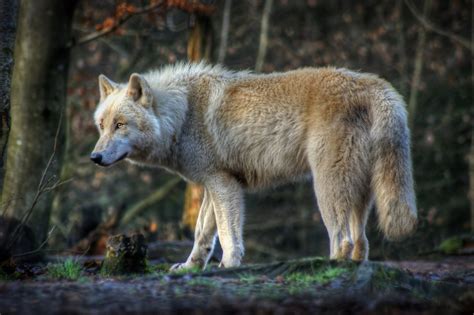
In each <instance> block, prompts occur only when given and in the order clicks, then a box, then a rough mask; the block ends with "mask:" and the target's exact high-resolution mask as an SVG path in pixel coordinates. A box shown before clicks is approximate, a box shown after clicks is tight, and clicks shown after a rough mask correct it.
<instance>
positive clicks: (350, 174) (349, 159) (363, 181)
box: [308, 121, 370, 259]
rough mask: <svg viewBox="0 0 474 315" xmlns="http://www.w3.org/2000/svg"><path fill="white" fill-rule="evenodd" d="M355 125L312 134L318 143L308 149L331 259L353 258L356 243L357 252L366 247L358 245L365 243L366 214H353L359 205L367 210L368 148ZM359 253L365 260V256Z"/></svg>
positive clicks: (361, 129) (363, 132)
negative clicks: (328, 240) (326, 231)
mask: <svg viewBox="0 0 474 315" xmlns="http://www.w3.org/2000/svg"><path fill="white" fill-rule="evenodd" d="M354 124H355V125H354V128H349V127H347V128H345V127H344V126H345V125H344V124H342V125H341V126H340V128H332V129H330V132H328V133H325V134H319V135H317V134H315V135H314V139H318V141H312V143H310V145H309V146H308V150H309V155H308V158H309V163H310V166H311V170H312V173H313V178H314V190H315V193H316V199H317V201H318V206H319V209H320V211H321V214H322V218H323V221H324V224H325V225H326V228H327V230H328V234H329V239H330V244H331V245H330V257H331V258H332V259H349V258H352V257H358V256H359V255H356V256H353V255H352V253H353V249H354V247H355V245H356V242H357V251H360V250H362V249H363V248H366V247H364V246H365V245H364V246H359V245H361V244H365V241H366V238H365V233H363V230H364V229H363V227H365V221H366V218H365V214H364V215H362V214H356V212H357V211H356V210H358V209H359V207H360V205H362V204H363V205H364V208H365V207H366V203H365V201H364V200H366V199H367V198H366V196H367V194H368V193H369V192H370V163H369V160H370V159H369V154H370V146H369V141H368V133H367V132H366V130H365V129H364V125H360V124H358V123H357V121H354ZM319 139H324V141H322V140H319ZM353 227H355V228H354V229H353ZM351 230H354V232H355V233H353V232H352V231H351ZM362 254H363V255H364V257H365V255H366V253H362Z"/></svg>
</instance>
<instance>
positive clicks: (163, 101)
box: [91, 63, 417, 268]
mask: <svg viewBox="0 0 474 315" xmlns="http://www.w3.org/2000/svg"><path fill="white" fill-rule="evenodd" d="M99 85H100V95H101V99H100V104H99V106H98V108H97V110H96V112H95V121H96V124H97V126H98V128H99V131H100V139H99V141H98V142H97V145H96V147H95V149H94V152H93V153H92V154H91V159H92V160H93V161H94V162H96V163H97V164H100V165H103V166H108V165H112V164H113V163H116V162H117V161H120V160H122V159H127V160H129V161H131V162H135V163H139V164H142V165H150V166H159V167H163V168H165V169H167V170H170V171H172V172H175V173H177V174H179V175H180V176H182V177H183V178H184V179H185V180H187V181H191V182H195V183H199V184H202V185H203V186H204V187H205V193H204V200H203V203H202V206H201V209H200V213H199V218H198V222H197V226H196V230H195V240H194V247H193V249H192V252H191V254H190V256H189V258H188V259H187V261H186V262H184V263H182V264H177V265H175V266H174V268H187V267H194V266H199V267H204V266H205V265H206V263H207V261H208V259H209V257H210V254H211V252H212V250H213V247H214V242H215V237H216V233H217V235H218V236H219V240H220V242H221V245H222V249H223V257H222V261H221V266H223V267H234V266H238V265H239V264H240V263H241V259H242V256H243V253H244V245H243V240H242V224H243V220H244V195H243V191H244V190H245V189H252V190H254V189H259V188H264V187H268V186H274V185H278V184H280V183H284V182H287V181H291V180H295V179H298V178H302V177H304V176H305V175H306V174H308V173H309V174H312V175H313V179H314V190H315V193H316V196H317V201H318V205H319V209H320V211H321V213H322V217H323V221H324V223H325V225H326V228H327V230H328V234H329V239H330V256H331V258H334V259H353V260H364V259H367V255H368V241H367V238H366V235H365V225H366V221H367V216H368V211H369V208H370V206H371V203H372V200H373V199H375V203H376V206H377V212H378V217H379V223H380V227H381V229H382V230H383V231H384V232H385V234H386V236H387V237H389V238H392V239H395V238H400V237H402V236H404V235H407V234H408V233H410V232H412V231H413V229H414V227H415V224H416V220H417V214H416V205H415V195H414V191H413V179H412V171H411V158H410V142H409V130H408V128H407V123H406V111H405V104H404V102H403V100H402V98H401V96H400V95H399V94H398V93H397V92H396V91H395V90H394V89H393V87H392V86H391V85H390V84H389V83H387V82H386V81H384V80H382V79H380V78H378V77H377V76H375V75H370V74H363V73H357V72H352V71H349V70H346V69H335V68H304V69H299V70H295V71H290V72H285V73H272V74H268V75H263V74H252V73H249V72H232V71H228V70H225V69H224V68H222V67H220V66H210V65H205V64H202V63H201V64H178V65H174V66H167V67H164V68H163V69H162V70H158V71H152V72H149V73H146V74H143V75H140V74H132V75H131V76H130V79H129V82H128V83H125V84H118V83H114V82H112V81H111V80H109V79H107V78H106V77H105V76H103V75H101V76H100V77H99Z"/></svg>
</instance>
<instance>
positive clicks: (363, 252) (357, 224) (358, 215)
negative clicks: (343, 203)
mask: <svg viewBox="0 0 474 315" xmlns="http://www.w3.org/2000/svg"><path fill="white" fill-rule="evenodd" d="M364 201H365V202H363V203H362V204H361V205H359V206H358V207H356V208H354V209H353V211H352V212H351V216H350V231H351V237H352V240H353V242H354V249H353V250H352V255H351V259H352V260H355V261H364V260H367V259H368V256H369V241H368V240H367V236H366V235H365V226H366V223H367V217H368V216H369V212H370V208H371V202H370V201H369V198H366V199H365V200H364Z"/></svg>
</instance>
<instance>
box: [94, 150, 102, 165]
mask: <svg viewBox="0 0 474 315" xmlns="http://www.w3.org/2000/svg"><path fill="white" fill-rule="evenodd" d="M91 160H92V162H94V163H96V164H100V162H101V161H102V154H100V153H97V152H92V153H91Z"/></svg>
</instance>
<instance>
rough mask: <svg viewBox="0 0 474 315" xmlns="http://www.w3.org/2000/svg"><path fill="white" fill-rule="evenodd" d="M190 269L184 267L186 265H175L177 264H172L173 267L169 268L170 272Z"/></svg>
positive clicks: (186, 266)
mask: <svg viewBox="0 0 474 315" xmlns="http://www.w3.org/2000/svg"><path fill="white" fill-rule="evenodd" d="M190 268H192V266H188V265H186V263H185V262H184V263H177V264H174V265H173V266H171V268H170V271H171V272H173V271H178V270H183V269H190Z"/></svg>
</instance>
